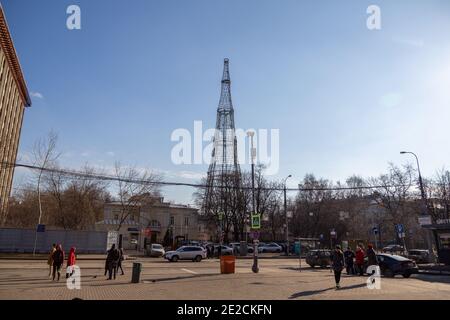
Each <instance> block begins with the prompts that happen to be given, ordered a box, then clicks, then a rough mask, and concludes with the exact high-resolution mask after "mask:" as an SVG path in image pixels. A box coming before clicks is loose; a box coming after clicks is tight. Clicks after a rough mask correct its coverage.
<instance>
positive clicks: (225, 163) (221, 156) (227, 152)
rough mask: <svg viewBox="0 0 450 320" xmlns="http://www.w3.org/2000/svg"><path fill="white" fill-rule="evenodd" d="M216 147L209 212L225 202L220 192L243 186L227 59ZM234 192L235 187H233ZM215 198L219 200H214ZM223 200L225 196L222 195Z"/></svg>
mask: <svg viewBox="0 0 450 320" xmlns="http://www.w3.org/2000/svg"><path fill="white" fill-rule="evenodd" d="M213 141H214V145H213V151H212V158H211V164H210V165H209V169H208V176H207V190H206V197H205V200H206V203H205V210H206V211H209V210H211V209H212V208H211V204H212V203H215V205H217V202H218V200H220V202H222V201H223V199H218V197H217V192H216V191H217V189H219V190H220V189H224V188H225V187H230V186H231V185H230V183H232V184H233V186H234V187H237V186H239V184H240V179H241V172H240V168H239V164H238V156H237V139H236V135H235V126H234V109H233V103H232V101H231V80H230V70H229V60H228V59H224V63H223V77H222V89H221V94H220V101H219V106H218V108H217V120H216V131H215V134H214V140H213ZM232 189H234V188H232ZM214 198H215V199H214ZM222 198H224V196H223V195H222ZM224 202H225V203H223V204H221V205H220V207H221V208H217V207H216V210H219V211H222V212H223V211H226V208H223V206H226V205H227V204H226V201H224Z"/></svg>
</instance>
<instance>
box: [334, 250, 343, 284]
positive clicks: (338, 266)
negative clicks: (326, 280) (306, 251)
mask: <svg viewBox="0 0 450 320" xmlns="http://www.w3.org/2000/svg"><path fill="white" fill-rule="evenodd" d="M331 258H332V268H333V271H334V280H335V282H336V289H339V288H340V287H341V285H340V282H341V273H342V269H344V253H343V252H342V250H341V246H339V245H337V246H336V248H335V249H334V251H333V254H332V256H331Z"/></svg>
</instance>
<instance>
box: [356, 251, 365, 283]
mask: <svg viewBox="0 0 450 320" xmlns="http://www.w3.org/2000/svg"><path fill="white" fill-rule="evenodd" d="M364 257H365V254H364V250H363V248H362V247H361V246H357V247H356V256H355V262H356V267H357V269H358V270H359V275H360V276H362V275H364Z"/></svg>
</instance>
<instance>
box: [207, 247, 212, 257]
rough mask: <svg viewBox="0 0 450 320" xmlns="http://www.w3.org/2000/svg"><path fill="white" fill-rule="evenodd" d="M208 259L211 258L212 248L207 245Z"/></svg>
mask: <svg viewBox="0 0 450 320" xmlns="http://www.w3.org/2000/svg"><path fill="white" fill-rule="evenodd" d="M206 258H208V259H210V258H211V247H210V246H209V245H206Z"/></svg>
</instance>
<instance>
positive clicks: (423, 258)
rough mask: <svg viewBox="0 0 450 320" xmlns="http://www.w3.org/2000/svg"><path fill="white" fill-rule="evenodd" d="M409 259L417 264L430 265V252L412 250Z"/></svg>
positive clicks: (409, 252)
mask: <svg viewBox="0 0 450 320" xmlns="http://www.w3.org/2000/svg"><path fill="white" fill-rule="evenodd" d="M407 258H409V259H411V260H413V261H414V262H416V263H429V262H430V252H429V251H428V250H422V249H412V250H409V251H408V256H407Z"/></svg>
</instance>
